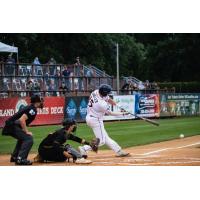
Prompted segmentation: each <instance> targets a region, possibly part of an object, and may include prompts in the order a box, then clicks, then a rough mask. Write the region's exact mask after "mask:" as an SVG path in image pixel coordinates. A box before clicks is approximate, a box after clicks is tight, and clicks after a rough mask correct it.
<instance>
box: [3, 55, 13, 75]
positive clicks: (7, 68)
mask: <svg viewBox="0 0 200 200" xmlns="http://www.w3.org/2000/svg"><path fill="white" fill-rule="evenodd" d="M4 69H5V75H15V59H14V58H12V54H9V55H8V58H7V60H6V66H5V68H4Z"/></svg>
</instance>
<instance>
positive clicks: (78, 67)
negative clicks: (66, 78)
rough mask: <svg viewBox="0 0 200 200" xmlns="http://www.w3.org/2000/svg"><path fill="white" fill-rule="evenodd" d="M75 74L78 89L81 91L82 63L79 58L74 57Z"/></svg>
mask: <svg viewBox="0 0 200 200" xmlns="http://www.w3.org/2000/svg"><path fill="white" fill-rule="evenodd" d="M74 66H75V76H77V77H78V90H79V91H82V90H83V78H82V77H83V75H84V72H83V65H82V64H81V63H80V58H79V57H77V58H76V63H75V65H74Z"/></svg>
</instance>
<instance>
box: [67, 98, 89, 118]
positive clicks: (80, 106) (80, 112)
mask: <svg viewBox="0 0 200 200" xmlns="http://www.w3.org/2000/svg"><path fill="white" fill-rule="evenodd" d="M88 99H89V97H88V96H78V97H66V99H65V108H64V115H65V117H67V118H73V119H75V120H77V121H79V122H81V121H85V118H86V115H87V104H88Z"/></svg>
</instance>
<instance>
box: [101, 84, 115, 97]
mask: <svg viewBox="0 0 200 200" xmlns="http://www.w3.org/2000/svg"><path fill="white" fill-rule="evenodd" d="M111 90H112V88H111V86H110V85H107V84H101V85H100V87H99V93H100V95H102V96H103V97H105V96H107V95H108V94H109V93H110V92H111Z"/></svg>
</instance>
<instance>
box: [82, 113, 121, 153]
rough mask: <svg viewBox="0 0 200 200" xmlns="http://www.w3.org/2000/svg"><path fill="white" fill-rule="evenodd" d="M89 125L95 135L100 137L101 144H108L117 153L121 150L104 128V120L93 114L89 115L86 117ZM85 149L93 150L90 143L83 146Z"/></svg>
mask: <svg viewBox="0 0 200 200" xmlns="http://www.w3.org/2000/svg"><path fill="white" fill-rule="evenodd" d="M86 122H87V125H88V126H89V127H90V128H92V130H93V132H94V134H95V137H96V138H99V139H100V143H99V146H102V145H104V144H105V145H107V146H108V147H109V148H110V149H112V150H113V151H114V152H115V153H117V152H118V151H120V150H121V147H120V146H119V145H118V144H117V143H116V142H115V141H114V140H113V139H111V138H110V137H109V136H108V133H107V132H106V130H105V128H104V123H103V120H100V119H99V118H96V117H92V116H91V115H87V117H86ZM83 147H84V149H85V151H90V150H92V149H91V147H90V146H89V145H84V146H83Z"/></svg>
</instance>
